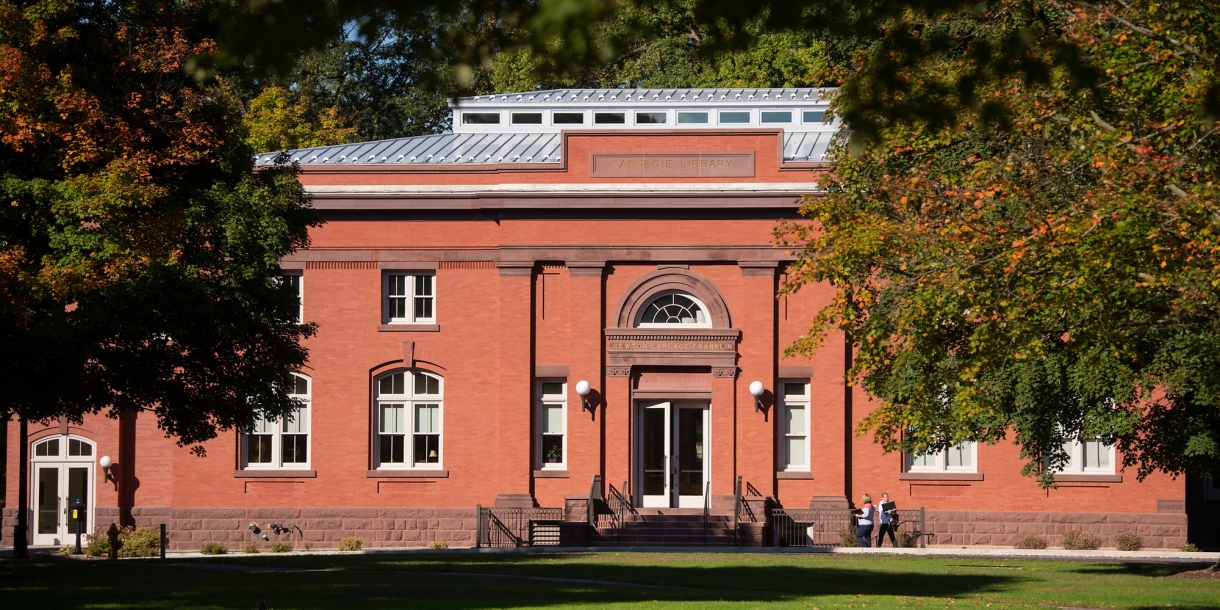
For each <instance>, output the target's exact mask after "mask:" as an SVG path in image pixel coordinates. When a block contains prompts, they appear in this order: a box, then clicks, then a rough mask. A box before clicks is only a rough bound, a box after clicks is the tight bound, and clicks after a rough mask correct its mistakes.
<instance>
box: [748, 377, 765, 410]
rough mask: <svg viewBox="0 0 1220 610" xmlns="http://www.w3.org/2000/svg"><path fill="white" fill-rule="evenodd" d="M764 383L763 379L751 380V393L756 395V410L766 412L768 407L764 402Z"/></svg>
mask: <svg viewBox="0 0 1220 610" xmlns="http://www.w3.org/2000/svg"><path fill="white" fill-rule="evenodd" d="M762 393H763V384H762V382H761V381H751V382H750V394H751V395H752V396H754V410H755V411H762V412H764V413H765V412H766V408H765V407H763V403H762Z"/></svg>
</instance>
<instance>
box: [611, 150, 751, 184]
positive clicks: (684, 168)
mask: <svg viewBox="0 0 1220 610" xmlns="http://www.w3.org/2000/svg"><path fill="white" fill-rule="evenodd" d="M589 176H590V177H591V178H753V177H754V153H753V152H750V151H747V152H720V153H701V152H622V153H612V152H595V153H593V154H592V159H590V163H589Z"/></svg>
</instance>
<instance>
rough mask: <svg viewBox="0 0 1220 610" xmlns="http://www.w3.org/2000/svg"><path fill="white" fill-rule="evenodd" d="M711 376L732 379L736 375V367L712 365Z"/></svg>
mask: <svg viewBox="0 0 1220 610" xmlns="http://www.w3.org/2000/svg"><path fill="white" fill-rule="evenodd" d="M712 377H717V378H721V379H734V378H736V377H737V367H735V366H715V367H712Z"/></svg>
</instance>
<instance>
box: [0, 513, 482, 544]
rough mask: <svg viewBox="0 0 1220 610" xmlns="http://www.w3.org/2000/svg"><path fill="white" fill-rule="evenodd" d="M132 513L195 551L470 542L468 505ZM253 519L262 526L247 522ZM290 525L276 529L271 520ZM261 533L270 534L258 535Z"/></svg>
mask: <svg viewBox="0 0 1220 610" xmlns="http://www.w3.org/2000/svg"><path fill="white" fill-rule="evenodd" d="M131 517H132V520H133V521H134V522H135V524H136V525H137V526H139V527H159V526H160V524H162V523H164V524H165V525H166V527H167V531H168V535H169V549H170V550H172V551H194V550H198V549H199V546H200V545H202V544H203V543H204V542H218V543H220V544H223V545H225V546H227V547H229V550H231V551H239V550H241V548H242V547H243V546H245V545H246V543H249V542H254V543H255V544H256V545H257V546H259V547H260V548H261V549H262V550H264V551H266V550H268V549H269V548H270V546H271V543H272V542H289V543H292V545H293V546H294V547H296V548H303V545H304V543H306V542H308V543H310V545H311V546H312V548H315V549H326V548H334V547H335V546H336V545H337V544H338V543H339V541H340V540H342V539H344V538H346V537H348V536H357V537H360V538H363V539H364V547H365V548H378V547H420V546H428V545H430V544H431V543H432V542H433V541H435V540H445V541H447V542H448V543H449V546H451V547H467V546H474V530H475V514H474V509H473V508H265V509H264V508H169V507H163V506H155V507H141V508H133V509H132V510H131ZM15 519H16V515H15V513H14V512H13V510H12V509H5V510H4V517H3V522H4V528H5V529H4V533H5V538H4V544H6V545H7V544H12V525H13V521H14V520H15ZM118 520H119V510H118V509H116V508H105V507H99V508H98V509H97V514H96V515H95V518H94V524H95V525H97V526H98V527H100V528H105V527H106V526H108V525H109V524H110V523H111V522H118ZM251 523H257V524H258V526H259V529H260V530H261V532H260V533H259V534H258V535H255V534H253V533H252V532H251V531H250V529H249V527H250V524H251ZM272 523H279V524H281V525H282V526H284V527H287V528H290V531H289V532H288V533H284V534H281V535H278V536H277V535H276V534H275V532H273V531H271V527H270V525H271V524H272ZM263 534H266V535H267V537H268V538H269V540H263V539H262V535H263Z"/></svg>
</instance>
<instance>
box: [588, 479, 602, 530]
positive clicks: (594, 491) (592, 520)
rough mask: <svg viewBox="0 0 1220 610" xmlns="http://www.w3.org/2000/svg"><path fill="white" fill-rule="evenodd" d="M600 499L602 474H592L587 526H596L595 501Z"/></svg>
mask: <svg viewBox="0 0 1220 610" xmlns="http://www.w3.org/2000/svg"><path fill="white" fill-rule="evenodd" d="M601 499H602V475H600V474H595V475H593V485H592V486H591V487H590V488H589V506H588V515H587V516H588V521H589V527H597V503H598V502H600V501H601Z"/></svg>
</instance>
